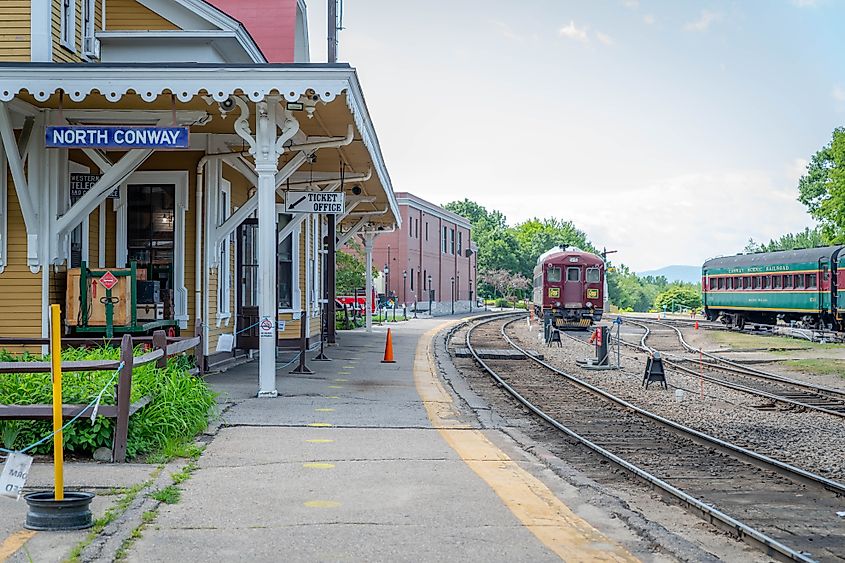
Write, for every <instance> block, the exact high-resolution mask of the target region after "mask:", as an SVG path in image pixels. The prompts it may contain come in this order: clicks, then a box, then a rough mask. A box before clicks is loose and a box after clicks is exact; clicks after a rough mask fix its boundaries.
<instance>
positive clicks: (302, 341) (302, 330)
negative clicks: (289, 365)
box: [290, 311, 314, 374]
mask: <svg viewBox="0 0 845 563" xmlns="http://www.w3.org/2000/svg"><path fill="white" fill-rule="evenodd" d="M307 324H308V312H307V311H302V312H301V313H300V317H299V365H298V366H297V367H295V368H294V369H292V370H291V372H290V373H300V374H311V373H314V372H313V371H312V370H311V368H309V367H308V366H307V365H305V352H306V351H307V350H308V340H307V339H308V337H307V336H306V328H307V327H306V325H307Z"/></svg>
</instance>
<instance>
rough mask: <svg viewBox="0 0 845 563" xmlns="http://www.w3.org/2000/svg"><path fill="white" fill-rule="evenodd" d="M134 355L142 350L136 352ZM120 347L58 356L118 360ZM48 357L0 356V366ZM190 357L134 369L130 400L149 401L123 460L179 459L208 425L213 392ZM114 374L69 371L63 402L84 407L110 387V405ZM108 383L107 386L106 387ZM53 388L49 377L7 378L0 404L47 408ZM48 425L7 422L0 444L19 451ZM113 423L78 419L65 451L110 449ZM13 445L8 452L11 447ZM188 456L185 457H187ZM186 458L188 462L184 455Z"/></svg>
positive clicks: (134, 422)
mask: <svg viewBox="0 0 845 563" xmlns="http://www.w3.org/2000/svg"><path fill="white" fill-rule="evenodd" d="M137 353H138V354H140V353H141V350H140V348H139V350H138V351H137ZM119 357H120V350H119V349H118V348H114V347H109V346H103V347H100V348H93V349H92V348H88V349H85V348H69V349H66V350H64V351H63V352H62V359H63V361H75V360H105V359H108V360H116V359H118V358H119ZM47 360H49V356H35V355H32V354H21V355H12V354H10V353H8V352H5V351H0V361H9V362H11V361H47ZM191 361H192V360H191V359H190V358H189V357H188V356H184V355H182V356H176V357H173V358H170V359H169V360H168V363H167V367H166V368H163V369H160V368H157V367H156V366H155V363H149V364H146V365H144V366H141V367H138V368H136V369H135V372H134V374H133V380H132V393H131V399H132V401H137V400H139V399H141V398H142V397H145V396H151V397H152V402H151V403H150V404H148V405H147V406H146V407H144V408H143V409H141V410H140V411H138V412H137V413H136V414H135V415H134V416H132V418H130V420H129V441H128V444H127V455H128V456H129V457H130V458H133V457H136V456H139V455H143V454H147V453H150V452H157V451H162V452H164V454H163V456H161V459H164V458H168V457H169V458H170V459H172V458H173V457H182V455H181V454H182V453H183V452H182V451H181V450H185V449H186V448H188V447H189V446H188V445H187V440H188V439H189V438H191V437H193V436H195V435H196V434H198V433H199V432H201V431H202V430H204V429H205V428H206V426H207V425H208V417H209V414H210V413H211V412H212V408H213V407H214V404H215V401H214V397H215V395H214V393H213V392H212V391H211V389H210V388H209V387H208V386H207V385H206V383H205V382H204V381H203V380H202V379H199V378H197V377H194V376H192V375H190V374H189V373H188V371H189V369H190V368H191ZM113 375H114V372H110V371H109V372H105V371H103V372H93V373H91V372H88V373H85V372H67V373H65V374H64V375H63V382H64V384H63V389H62V391H63V397H64V401H65V403H71V404H88V403H89V402H91V401H92V400H93V399H94V398H95V397H96V396H97V395H98V394H99V393H100V390H101V389H103V388H104V387H107V386H108V389H106V391H105V393H103V396H102V404H106V405H113V404H114V402H115V400H114V386H115V385H116V384H117V379H116V378H114V379H113ZM110 382H111V383H110ZM51 401H52V384H51V376H50V374H49V373H44V374H10V375H5V376H3V377H2V378H0V404H6V405H32V404H50V403H51ZM49 432H50V422H47V421H9V422H5V423H0V441H2V442H3V446H4V447H6V448H7V449H20V448H23V447H25V446H27V445H29V444H31V443H33V442H35V441H37V440H38V439H40V438H41V437H43V436H45V435H47V434H49ZM113 435H114V420H113V419H108V418H105V417H98V418H97V419H96V421H95V423H94V424H93V425H92V424H90V422H89V421H88V420H87V418H83V419H81V420H80V421H79V422H77V423H76V424H73V425H71V426H70V427H68V428H67V429H66V430H65V431H64V442H65V450H66V451H69V452H72V453H75V454H89V455H90V454H91V453H93V451H94V450H96V449H97V448H99V447H107V448H108V447H111V445H112V436H113ZM10 444H11V447H10ZM52 449H53V443H52V441H48V442H46V443H44V444H42V445H40V446H38V447H37V448H35V450H33V453H36V454H49V453H50V452H52ZM185 453H188V452H185ZM187 457H190V455H189V454H188V455H187Z"/></svg>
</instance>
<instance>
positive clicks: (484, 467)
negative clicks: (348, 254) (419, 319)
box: [414, 321, 638, 562]
mask: <svg viewBox="0 0 845 563" xmlns="http://www.w3.org/2000/svg"><path fill="white" fill-rule="evenodd" d="M457 322H459V321H450V322H447V323H444V324H441V325H439V326H437V327H435V328H433V329H431V330H429V331H428V332H426V333H425V334H424V335H423V337H422V338H421V339H420V342H419V344H418V345H417V350H416V355H415V357H414V384H415V386H416V389H417V393H418V394H419V396H420V398H421V399H422V402H423V406H424V407H425V410H426V413H427V414H428V419H429V420H430V421H431V424H432V426H434V428H436V429H437V431H438V432H439V433H440V435H441V436H442V437H443V439H444V440H445V441H446V443H447V444H449V446H450V447H451V448H452V449H453V450H454V451H455V452H456V453H457V454H458V455H459V456H460V458H461V459H462V460H463V461H464V463H466V464H467V465H468V466H469V467H470V469H472V470H473V471H474V472H475V474H476V475H478V476H479V477H480V478H481V479H482V480H483V481H484V482H485V483H487V485H488V486H489V487H490V488H491V489H493V492H495V493H496V495H498V497H499V498H500V499H501V500H502V502H503V503H504V504H505V506H506V507H507V508H508V510H510V511H511V513H512V514H513V515H514V516H515V517H516V518H517V519H518V520H519V521H520V522H522V524H523V525H524V526H525V527H526V528H528V530H529V531H531V533H532V534H534V536H535V537H536V538H537V539H538V540H540V542H542V543H543V545H545V546H546V547H547V548H548V549H549V550H551V551H552V552H553V553H555V554H556V555H557V556H558V557H560V558H561V559H563V560H564V561H615V562H623V561H625V562H628V561H638V559H637V558H636V557H634V556H633V555H631V553H630V552H628V551H627V550H626V549H625V548H623V547H622V546H621V545H619V544H617V543H616V542H614V541H612V540H610V539H609V538H607V537H606V536H605V535H604V534H602V533H601V532H599V531H598V530H596V529H595V528H594V527H593V526H592V525H591V524H590V523H589V522H587V521H586V520H584V519H583V518H581V517H580V516H578V515H577V514H575V513H574V512H573V511H572V510H571V509H570V508H569V507H568V506H566V505H565V504H564V503H563V502H562V501H561V500H560V499H558V498H557V496H555V494H554V493H553V492H552V491H551V490H549V488H548V487H546V485H545V484H543V482H542V481H540V480H539V479H537V478H536V477H534V476H533V475H531V474H530V473H529V472H527V471H526V470H524V469H523V468H522V467H520V466H519V464H517V463H516V462H514V461H513V460H511V459H510V457H508V455H507V454H506V453H505V452H503V451H502V450H501V449H499V448H498V447H497V446H496V445H494V444H493V443H492V442H490V440H488V439H487V437H485V436H484V434H482V433H481V432H480V431H479V430H473V429H471V428H470V427H469V426H467V425H466V424H461V423H459V421H458V411H457V410H456V408H455V405H454V403H453V401H452V396H451V395H450V394H449V393H448V392H447V391H446V389H445V387H444V386H443V384H442V383H441V381H440V377H439V376H438V370H437V367H436V362H435V360H434V351H433V348H432V343H433V340H434V337H435V336H436V335H437V333H439V332H440V331H441V330H443V329H444V328H447V327H448V326H449V325H451V324H454V323H457Z"/></svg>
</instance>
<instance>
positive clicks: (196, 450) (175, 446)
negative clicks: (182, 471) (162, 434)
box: [147, 437, 205, 464]
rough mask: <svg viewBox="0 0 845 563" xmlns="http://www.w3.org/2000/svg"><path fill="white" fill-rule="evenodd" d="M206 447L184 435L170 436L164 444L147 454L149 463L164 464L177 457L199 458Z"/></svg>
mask: <svg viewBox="0 0 845 563" xmlns="http://www.w3.org/2000/svg"><path fill="white" fill-rule="evenodd" d="M204 449H205V446H204V445H201V444H197V443H195V442H194V441H193V440H192V439H186V438H183V437H171V438H168V440H167V442H165V444H164V446H163V447H162V448H161V449H160V450H158V451H155V452H153V453H151V454H150V455H148V456H147V463H155V464H164V463H169V462H171V461H173V460H174V459H177V458H184V459H198V458H199V456H200V455H201V454H202V452H203V450H204Z"/></svg>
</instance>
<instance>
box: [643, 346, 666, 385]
mask: <svg viewBox="0 0 845 563" xmlns="http://www.w3.org/2000/svg"><path fill="white" fill-rule="evenodd" d="M653 382H656V383H660V384H662V385H663V388H664V389H668V388H669V387H668V385H667V384H666V370H664V369H663V358H661V357H660V352H655V353H654V354H653V355H651V356H649V357H648V360H647V361H646V364H645V375H644V376H643V387H645V388H646V389H648V386H649V385H650V384H651V383H653Z"/></svg>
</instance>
